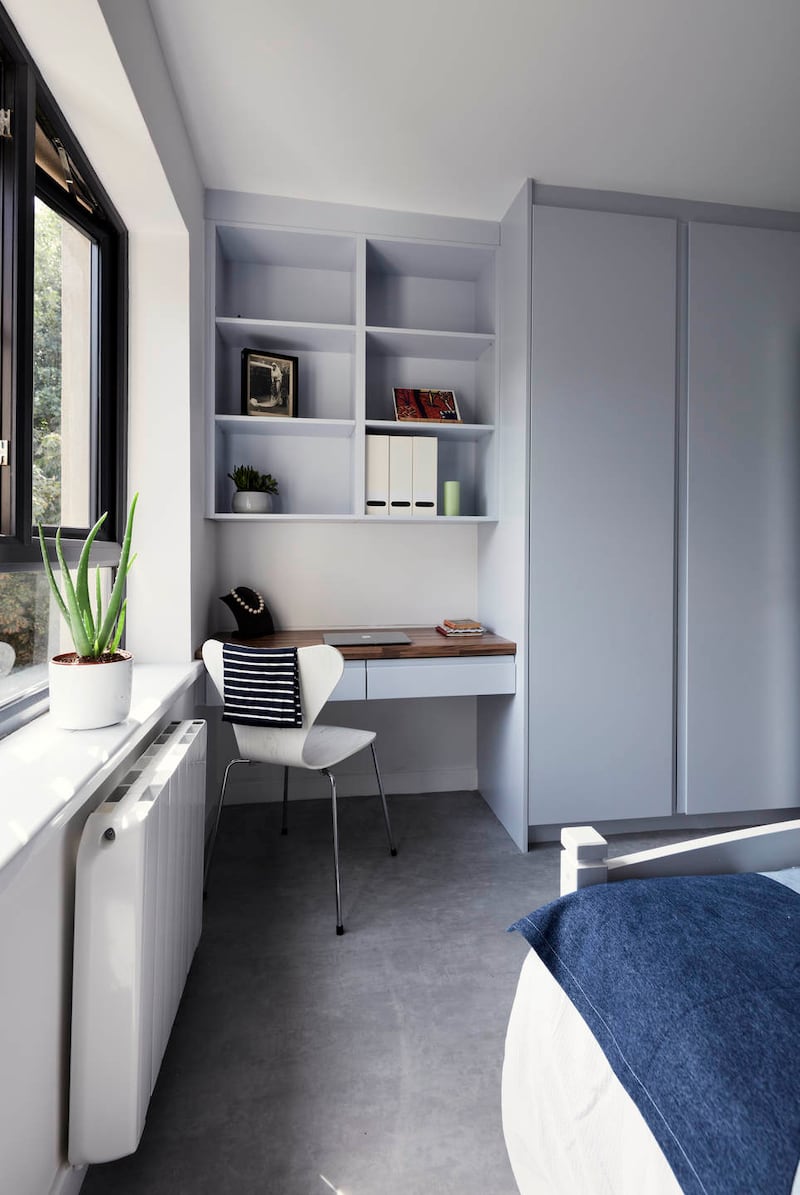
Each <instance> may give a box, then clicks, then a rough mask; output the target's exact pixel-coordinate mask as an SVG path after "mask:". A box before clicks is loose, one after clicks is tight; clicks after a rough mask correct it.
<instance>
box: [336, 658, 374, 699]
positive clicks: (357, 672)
mask: <svg viewBox="0 0 800 1195" xmlns="http://www.w3.org/2000/svg"><path fill="white" fill-rule="evenodd" d="M366 696H367V669H366V663H365V661H364V660H345V665H344V672H343V673H342V679H341V680H340V681H339V683H338V685H337V686H336V688H335V689H334V690H333V692H332V693H331V695H330V697H329V698H328V701H364V699H365V698H366Z"/></svg>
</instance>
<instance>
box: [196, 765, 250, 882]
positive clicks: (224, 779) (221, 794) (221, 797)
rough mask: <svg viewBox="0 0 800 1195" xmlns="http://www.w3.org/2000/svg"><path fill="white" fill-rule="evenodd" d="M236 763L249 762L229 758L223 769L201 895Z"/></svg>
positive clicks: (206, 880)
mask: <svg viewBox="0 0 800 1195" xmlns="http://www.w3.org/2000/svg"><path fill="white" fill-rule="evenodd" d="M237 763H250V760H249V759H231V760H229V762H228V766H227V767H226V769H225V775H224V776H223V777H222V787H221V789H220V790H219V800H218V801H217V815H216V817H215V818H214V829H213V830H212V831H211V838H210V839H209V841H208V854H207V856H206V866H205V870H204V872H203V896H206V895H207V894H208V873H209V871H210V870H211V860H212V858H213V856H214V845H215V843H216V841H217V830H218V829H219V819H220V814H221V813H222V802H223V801H224V799H225V786H226V785H227V783H228V773H229V772H230V770H231V768H232V767H233V766H234V765H235V764H237Z"/></svg>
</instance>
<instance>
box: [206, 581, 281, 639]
mask: <svg viewBox="0 0 800 1195" xmlns="http://www.w3.org/2000/svg"><path fill="white" fill-rule="evenodd" d="M234 593H235V594H237V595H238V597H239V598H241V601H242V602H244V603H245V606H247V607H249V608H248V609H245V606H243V605H241V602H237V601H236V598H235V597H234V596H233V594H234ZM219 600H220V601H221V602H224V603H225V605H226V606H227V607H228V609H229V610H230V611H231V613H232V614H233V616H234V618H235V619H236V628H237V629H236V630H235V631H234V632H233V638H234V639H259V638H260V637H261V636H262V635H272V634H273V633H274V631H275V627H274V626H273V623H272V615H271V614H270V612H269V610H268V609H267V607H266V603H265V604H264V608H263V610H259V609H258V607H259V606H260V605H261V603H262V602H263V600H264V599H263V598H262V597H261V594H260V593H256V591H255V590H254V589H248V588H247V586H246V585H237V586H235V588H234V589H233V590H232V591H231V592H230V593H225V594H223V595H222V597H221V598H220V599H219Z"/></svg>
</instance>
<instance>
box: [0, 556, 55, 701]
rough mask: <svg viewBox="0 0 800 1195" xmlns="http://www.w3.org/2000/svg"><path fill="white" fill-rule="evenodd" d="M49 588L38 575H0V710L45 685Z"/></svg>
mask: <svg viewBox="0 0 800 1195" xmlns="http://www.w3.org/2000/svg"><path fill="white" fill-rule="evenodd" d="M53 622H54V620H53V619H51V614H50V587H49V585H48V584H47V578H46V577H45V576H44V575H43V574H41V573H0V707H2V706H3V705H4V704H6V702H8V701H11V700H13V699H15V698H17V697H21V696H22V695H23V694H24V693H26V692H28V691H30V690H31V689H33V688H36V687H37V686H38V685H40V684H46V683H47V661H48V659H49V658H50V654H51V653H50V651H49V642H50V638H51V634H53V632H55V634H57V633H58V627H57V625H55V626H52V625H51V624H53Z"/></svg>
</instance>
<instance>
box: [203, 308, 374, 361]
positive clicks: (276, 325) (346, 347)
mask: <svg viewBox="0 0 800 1195" xmlns="http://www.w3.org/2000/svg"><path fill="white" fill-rule="evenodd" d="M216 325H217V331H218V332H219V334H220V336H221V338H222V340H223V342H224V344H226V345H228V346H229V347H231V348H238V349H243V348H253V349H262V350H264V351H267V350H270V349H271V350H273V351H274V352H276V353H279V352H287V351H291V352H308V353H352V352H353V351H354V350H355V343H356V330H355V328H354V327H353V326H352V325H348V324H307V323H301V322H294V323H293V322H286V321H282V320H268V319H237V318H235V317H233V316H227V315H219V316H217V319H216Z"/></svg>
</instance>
